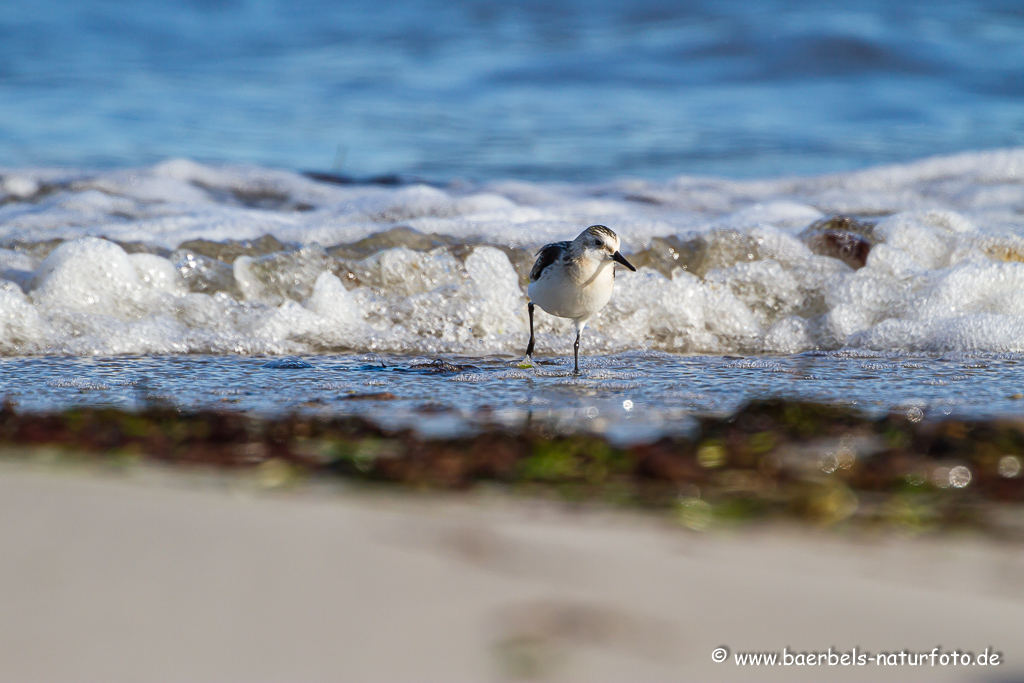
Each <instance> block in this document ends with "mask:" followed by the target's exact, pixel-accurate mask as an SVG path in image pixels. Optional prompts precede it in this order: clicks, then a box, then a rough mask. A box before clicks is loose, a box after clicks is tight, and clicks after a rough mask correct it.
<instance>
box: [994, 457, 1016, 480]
mask: <svg viewBox="0 0 1024 683" xmlns="http://www.w3.org/2000/svg"><path fill="white" fill-rule="evenodd" d="M1019 474H1020V458H1018V457H1017V456H1015V455H1004V456H1003V457H1001V458H999V476H1000V477H1004V478H1006V479H1013V478H1014V477H1016V476H1017V475H1019Z"/></svg>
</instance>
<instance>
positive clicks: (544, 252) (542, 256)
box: [530, 242, 572, 282]
mask: <svg viewBox="0 0 1024 683" xmlns="http://www.w3.org/2000/svg"><path fill="white" fill-rule="evenodd" d="M570 244H572V243H571V242H555V243H554V244H545V245H544V246H543V247H541V248H540V251H538V252H537V261H536V263H534V264H533V269H532V270H531V271H530V282H536V281H537V280H539V279H540V276H541V275H543V274H544V269H545V268H547V267H548V266H550V265H551V264H552V263H554V262H555V261H557V260H558V259H560V258H562V255H563V254H565V253H566V252H567V251H568V250H569V245H570Z"/></svg>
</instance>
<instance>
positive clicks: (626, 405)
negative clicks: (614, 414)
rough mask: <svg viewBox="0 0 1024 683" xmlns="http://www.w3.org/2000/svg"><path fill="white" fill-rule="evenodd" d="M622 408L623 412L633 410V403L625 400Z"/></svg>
mask: <svg viewBox="0 0 1024 683" xmlns="http://www.w3.org/2000/svg"><path fill="white" fill-rule="evenodd" d="M622 407H623V408H624V409H625V410H633V402H632V401H630V400H629V399H628V398H627V399H626V400H625V401H623V402H622Z"/></svg>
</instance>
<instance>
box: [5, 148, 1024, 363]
mask: <svg viewBox="0 0 1024 683" xmlns="http://www.w3.org/2000/svg"><path fill="white" fill-rule="evenodd" d="M1022 178H1024V150H1001V151H995V152H988V153H977V154H965V155H958V156H954V157H943V158H935V159H926V160H923V161H920V162H917V163H914V164H906V165H899V166H889V167H882V168H876V169H868V170H864V171H858V172H853V173H846V174H838V175H832V176H822V177H815V178H781V179H771V180H755V181H734V180H721V179H714V178H692V177H682V178H676V179H674V180H671V181H668V182H651V181H643V180H617V181H612V182H608V183H603V184H589V185H585V184H569V183H557V184H556V183H547V184H538V183H526V182H522V181H501V182H488V183H483V184H473V183H465V182H463V183H459V184H454V185H452V186H449V187H429V186H426V185H406V186H398V187H385V186H374V185H341V184H332V183H326V182H320V181H317V180H313V179H311V178H308V177H306V176H303V175H301V174H297V173H292V172H288V171H281V170H274V169H267V168H259V167H226V166H225V167H221V166H208V165H202V164H198V163H195V162H191V161H186V160H171V161H167V162H164V163H161V164H157V165H155V166H151V167H147V168H138V169H126V170H118V171H109V172H91V171H61V170H48V169H7V170H3V171H0V181H2V182H0V354H3V355H31V354H49V353H70V354H76V355H87V354H118V353H243V354H244V353H270V354H296V353H307V352H320V351H340V350H353V351H365V352H384V351H386V352H393V353H408V354H421V355H430V354H438V353H461V354H470V355H473V354H509V355H512V354H521V353H522V352H523V349H524V348H525V341H526V336H527V335H528V333H529V328H528V324H527V318H526V301H527V299H526V295H525V285H526V283H527V274H528V272H529V266H530V263H531V261H532V258H533V252H534V251H535V250H536V248H537V247H538V246H540V245H541V244H543V243H545V242H548V241H552V240H556V239H567V238H571V237H573V236H575V235H576V234H577V233H578V232H579V231H580V230H581V229H582V228H583V227H586V226H587V225H590V224H593V223H603V224H606V225H608V226H610V227H612V228H613V229H615V230H616V231H617V232H618V233H619V234H620V236H621V237H622V238H623V244H624V247H623V250H624V251H625V252H626V253H627V254H630V258H631V259H634V260H635V262H636V263H638V264H639V265H641V267H640V269H639V271H638V272H637V273H628V272H620V273H619V275H618V279H617V281H616V288H615V294H614V296H613V297H612V300H611V302H610V303H609V305H608V306H607V307H606V308H605V310H604V311H602V312H601V314H600V315H598V316H597V317H596V318H595V319H594V320H593V321H592V322H591V323H590V325H589V327H588V333H587V334H586V335H584V350H585V351H586V352H588V353H593V352H595V351H599V352H612V351H622V350H627V349H651V350H659V351H667V352H672V353H708V354H725V353H779V354H790V353H798V352H801V351H806V350H810V349H840V348H849V349H873V350H880V351H935V352H940V351H974V350H983V351H1024V237H1022V235H1024V182H1022V180H1021V179H1022ZM837 214H841V215H842V216H843V218H842V219H835V220H831V221H830V219H829V217H830V216H835V215H837ZM571 329H572V328H571V324H570V323H569V322H568V321H564V320H561V319H556V318H552V317H550V316H547V315H545V314H544V313H538V315H537V331H538V351H539V352H540V353H559V354H564V353H567V352H568V349H569V348H570V342H571V334H572V332H571Z"/></svg>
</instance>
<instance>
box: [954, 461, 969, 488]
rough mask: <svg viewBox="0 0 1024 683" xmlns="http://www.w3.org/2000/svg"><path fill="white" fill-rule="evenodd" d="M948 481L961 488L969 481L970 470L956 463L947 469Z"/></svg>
mask: <svg viewBox="0 0 1024 683" xmlns="http://www.w3.org/2000/svg"><path fill="white" fill-rule="evenodd" d="M949 483H950V484H952V485H953V486H954V487H956V488H958V489H962V488H963V487H965V486H967V485H968V484H970V483H971V471H970V470H969V469H967V468H966V467H964V466H963V465H957V466H956V467H954V468H953V469H951V470H950V471H949Z"/></svg>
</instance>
